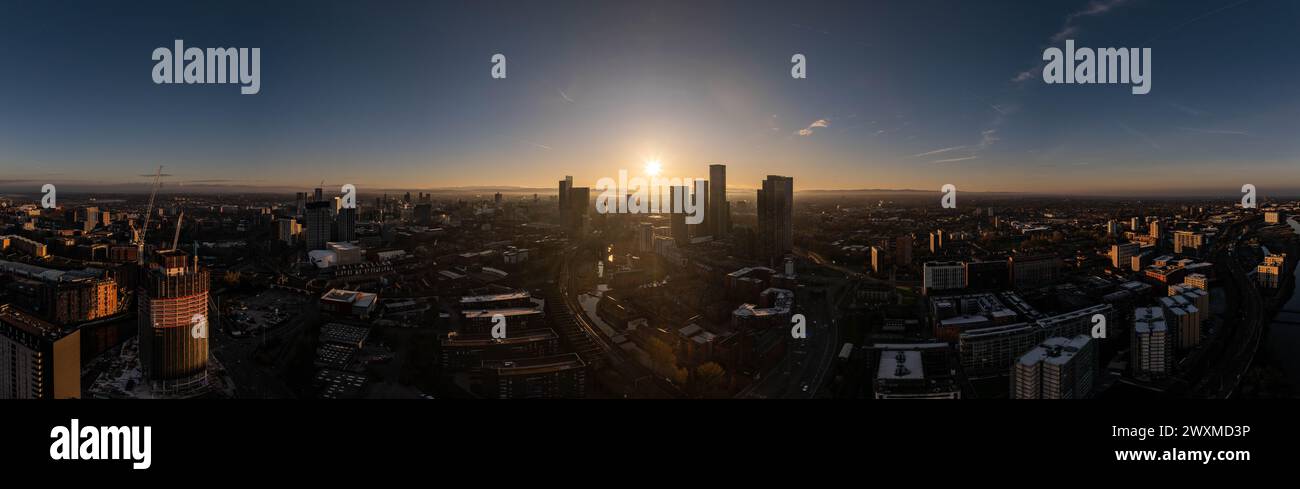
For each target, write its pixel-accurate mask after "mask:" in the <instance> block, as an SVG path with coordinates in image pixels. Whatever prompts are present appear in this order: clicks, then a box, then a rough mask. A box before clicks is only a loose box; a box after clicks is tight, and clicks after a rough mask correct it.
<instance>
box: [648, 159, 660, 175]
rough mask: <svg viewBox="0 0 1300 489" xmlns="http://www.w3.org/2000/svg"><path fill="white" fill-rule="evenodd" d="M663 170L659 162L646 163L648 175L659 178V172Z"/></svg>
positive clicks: (649, 161)
mask: <svg viewBox="0 0 1300 489" xmlns="http://www.w3.org/2000/svg"><path fill="white" fill-rule="evenodd" d="M662 170H663V165H661V164H660V163H659V160H648V161H646V162H645V174H646V175H650V176H652V177H657V176H659V172H660V171H662Z"/></svg>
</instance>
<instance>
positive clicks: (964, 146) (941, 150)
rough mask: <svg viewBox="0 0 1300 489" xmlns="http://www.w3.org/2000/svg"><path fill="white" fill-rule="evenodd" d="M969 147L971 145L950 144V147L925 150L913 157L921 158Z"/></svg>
mask: <svg viewBox="0 0 1300 489" xmlns="http://www.w3.org/2000/svg"><path fill="white" fill-rule="evenodd" d="M968 147H969V146H966V145H962V146H950V147H947V148H939V149H936V150H933V151H926V152H924V153H917V154H914V155H912V157H913V158H920V157H922V156H931V155H937V154H941V153H947V152H949V151H957V150H959V149H966V148H968Z"/></svg>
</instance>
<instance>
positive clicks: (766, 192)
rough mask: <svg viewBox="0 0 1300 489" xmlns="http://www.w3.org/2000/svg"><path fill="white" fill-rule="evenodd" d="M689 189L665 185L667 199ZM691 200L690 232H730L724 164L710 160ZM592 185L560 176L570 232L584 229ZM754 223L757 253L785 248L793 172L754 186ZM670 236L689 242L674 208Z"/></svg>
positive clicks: (789, 244)
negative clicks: (694, 217)
mask: <svg viewBox="0 0 1300 489" xmlns="http://www.w3.org/2000/svg"><path fill="white" fill-rule="evenodd" d="M690 194H691V189H690V188H689V187H686V186H674V187H669V198H670V199H672V202H678V201H679V199H688V198H691V195H690ZM694 198H695V199H697V200H696V202H699V199H702V200H703V202H702V205H703V212H704V220H703V222H701V223H700V224H699V228H698V230H697V232H696V233H695V234H696V235H697V236H711V237H712V238H713V239H715V240H716V239H723V238H725V237H727V236H728V235H729V234H731V231H732V222H731V203H730V202H729V201H728V200H727V166H726V165H722V164H712V165H709V179H708V181H706V182H705V185H704V192H703V193H702V195H696V196H695V197H694ZM590 199H591V190H590V188H588V187H574V186H573V177H572V176H566V177H564V180H560V182H559V211H560V220H561V224H562V225H563V226H564V228H565V229H566V230H568V231H570V232H571V233H578V234H581V232H582V231H583V230H584V229H585V228H584V226H585V223H586V219H587V217H588V213H589V211H590V208H591V207H592V204H591V200H590ZM757 210H758V227H757V229H755V237H756V239H757V247H758V250H757V251H758V252H759V255H761V256H763V257H767V258H772V259H779V258H780V257H782V256H784V255H786V254H788V253H790V252H791V251H792V250H793V248H794V226H793V224H794V223H793V213H794V178H792V177H784V176H778V175H768V177H767V179H766V180H764V181H763V183H762V188H761V189H759V190H758V199H757ZM669 233H670V236H671V237H672V238H673V239H674V240H675V241H676V242H678V243H682V244H685V243H689V242H690V236H691V234H692V233H691V231H690V228H689V226H688V225H687V222H686V215H685V214H684V213H681V212H674V213H672V214H671V216H670V217H669Z"/></svg>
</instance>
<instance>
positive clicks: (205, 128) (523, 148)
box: [0, 0, 1300, 194]
mask: <svg viewBox="0 0 1300 489" xmlns="http://www.w3.org/2000/svg"><path fill="white" fill-rule="evenodd" d="M1297 26H1300V2H1294V1H1289V0H1245V1H1242V0H1227V1H1224V0H1214V1H1210V0H1186V1H1156V0H1061V1H1014V2H1011V1H993V0H989V1H944V2H940V1H927V0H920V1H918V0H911V1H888V2H885V1H881V2H875V1H855V2H847V1H846V2H805V1H800V2H762V1H753V0H750V1H737V2H721V1H718V2H714V1H700V2H678V1H638V2H609V1H604V2H567V1H527V2H526V1H512V2H492V1H475V2H409V3H408V2H388V1H376V2H361V1H355V2H330V1H315V2H289V1H277V2H265V4H264V3H263V2H241V1H224V2H151V1H141V2H40V1H38V2H27V1H22V2H13V1H7V0H0V66H4V67H5V69H4V76H0V188H6V189H13V188H20V189H21V188H26V187H27V186H30V187H33V188H32V191H33V192H35V191H36V189H38V188H39V186H40V185H41V184H43V183H62V184H67V185H82V186H95V185H113V184H122V183H140V182H143V181H146V180H148V178H147V177H144V176H142V175H151V174H152V173H153V170H154V169H155V168H156V166H158V165H163V166H164V167H165V173H166V174H167V175H168V177H167V178H168V180H169V181H171V182H176V183H180V184H185V185H192V186H198V185H206V186H230V187H250V186H251V187H289V188H304V189H305V188H310V187H315V186H317V185H318V184H320V183H321V182H322V181H324V182H326V183H327V185H338V184H343V183H353V184H355V185H357V186H358V188H360V189H361V191H362V192H363V193H365V192H366V191H367V190H377V189H421V188H446V187H459V186H524V187H543V188H553V187H555V186H556V181H557V180H559V179H561V178H563V177H564V176H565V175H573V176H574V179H575V182H576V184H577V185H593V184H594V183H595V181H596V180H597V179H599V178H601V177H615V176H617V173H618V171H619V170H620V169H626V170H628V171H629V173H631V174H633V175H637V174H641V173H643V169H644V167H645V163H646V162H647V161H649V160H658V161H660V162H661V163H662V168H663V174H662V176H667V177H707V174H708V165H709V164H711V163H723V164H726V165H727V167H728V184H729V186H731V187H732V188H754V187H758V186H760V182H761V180H762V179H763V178H764V177H765V176H766V175H769V174H777V175H787V176H792V177H794V182H795V188H796V189H797V190H811V189H860V188H862V189H865V188H870V189H905V188H906V189H936V190H937V189H938V188H939V187H940V186H942V185H943V184H945V183H952V184H955V185H956V186H957V187H958V188H959V189H962V190H972V191H1012V192H1047V193H1062V194H1129V193H1132V194H1177V193H1200V192H1223V193H1227V194H1235V193H1237V192H1238V191H1239V188H1240V186H1241V184H1243V183H1252V184H1255V185H1256V186H1257V187H1259V188H1260V192H1261V193H1268V192H1269V191H1270V190H1273V189H1278V190H1280V189H1287V190H1288V191H1293V190H1297V189H1300V171H1296V170H1297V168H1300V134H1297V132H1300V131H1297V128H1298V127H1300V125H1298V124H1297V122H1296V121H1297V120H1298V116H1300V83H1296V80H1297V79H1298V78H1300V77H1297V75H1300V51H1298V50H1297V49H1296V46H1300V31H1298V30H1297V29H1296V27H1297ZM1065 38H1069V39H1073V40H1075V43H1076V45H1077V46H1079V47H1093V48H1101V47H1137V48H1151V50H1152V73H1151V77H1152V78H1151V81H1152V83H1151V91H1150V93H1149V94H1146V95H1134V94H1132V93H1131V92H1130V89H1129V85H1122V84H1121V85H1109V84H1095V85H1062V84H1053V85H1049V84H1046V83H1044V82H1043V79H1042V77H1041V69H1042V66H1043V61H1042V57H1043V51H1044V49H1046V48H1049V47H1059V48H1064V42H1063V40H1064V39H1065ZM175 39H183V40H184V41H185V43H186V46H187V47H203V48H208V47H249V48H252V47H257V48H260V49H261V53H262V55H261V91H260V93H258V94H256V95H241V94H240V93H239V90H238V88H237V86H234V85H186V84H171V85H168V84H163V85H159V84H155V83H154V82H153V80H152V77H151V73H152V70H153V67H154V63H155V61H154V60H152V59H151V57H150V55H151V53H152V51H153V50H154V49H155V48H157V47H171V45H172V43H173V41H174V40H175ZM496 53H501V54H504V55H505V56H506V60H507V61H506V73H507V76H506V78H504V79H493V78H492V77H491V69H492V62H491V57H492V55H493V54H496ZM795 53H800V54H803V55H804V56H805V57H806V59H807V64H806V69H807V78H805V79H794V78H792V77H791V76H790V71H791V67H792V63H791V61H790V60H791V56H792V55H793V54H795Z"/></svg>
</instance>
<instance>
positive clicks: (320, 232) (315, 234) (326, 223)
mask: <svg viewBox="0 0 1300 489" xmlns="http://www.w3.org/2000/svg"><path fill="white" fill-rule="evenodd" d="M330 207H332V203H330V202H325V201H321V200H317V201H314V202H308V203H307V229H306V230H304V231H303V234H304V235H306V237H305V241H306V242H307V251H312V250H323V249H325V243H327V242H329V241H330V230H331V228H332V227H333V224H334V220H333V219H331V216H330Z"/></svg>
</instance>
